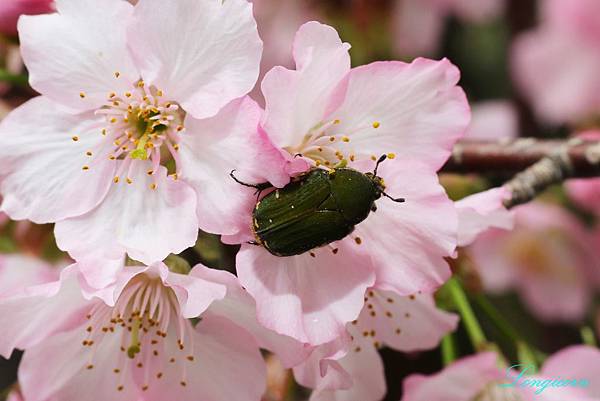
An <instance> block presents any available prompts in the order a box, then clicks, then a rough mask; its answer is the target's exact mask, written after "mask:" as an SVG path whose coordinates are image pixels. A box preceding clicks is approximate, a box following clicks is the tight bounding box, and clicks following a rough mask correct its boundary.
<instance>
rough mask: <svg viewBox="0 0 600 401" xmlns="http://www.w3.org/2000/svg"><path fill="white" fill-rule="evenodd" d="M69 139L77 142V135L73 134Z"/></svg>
mask: <svg viewBox="0 0 600 401" xmlns="http://www.w3.org/2000/svg"><path fill="white" fill-rule="evenodd" d="M71 139H72V140H73V142H77V141H78V140H79V137H78V136H77V135H75V136H73V137H72V138H71Z"/></svg>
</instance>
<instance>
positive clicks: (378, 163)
mask: <svg viewBox="0 0 600 401" xmlns="http://www.w3.org/2000/svg"><path fill="white" fill-rule="evenodd" d="M385 159H387V155H382V156H381V157H380V158H379V160H377V164H376V165H375V170H374V171H373V175H374V176H377V169H378V168H379V165H380V164H381V163H383V162H384V161H385Z"/></svg>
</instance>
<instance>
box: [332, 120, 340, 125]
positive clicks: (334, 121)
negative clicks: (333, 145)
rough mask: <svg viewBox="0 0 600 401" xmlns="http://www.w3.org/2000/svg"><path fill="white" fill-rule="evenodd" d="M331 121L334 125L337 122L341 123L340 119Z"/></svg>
mask: <svg viewBox="0 0 600 401" xmlns="http://www.w3.org/2000/svg"><path fill="white" fill-rule="evenodd" d="M333 123H334V124H335V125H337V124H339V123H341V121H340V120H333Z"/></svg>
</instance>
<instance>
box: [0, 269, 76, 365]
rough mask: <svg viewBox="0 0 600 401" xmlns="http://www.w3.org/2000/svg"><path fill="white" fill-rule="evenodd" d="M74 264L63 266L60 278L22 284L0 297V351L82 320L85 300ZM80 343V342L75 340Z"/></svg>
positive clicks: (32, 341)
mask: <svg viewBox="0 0 600 401" xmlns="http://www.w3.org/2000/svg"><path fill="white" fill-rule="evenodd" d="M77 280H78V277H77V270H76V265H72V266H71V267H68V268H66V269H64V270H63V271H62V273H61V277H60V280H59V281H55V282H50V283H47V284H40V285H37V286H33V287H28V288H23V289H21V291H19V293H18V294H13V295H12V296H11V297H8V298H2V299H0V355H2V356H4V357H6V358H8V357H9V356H10V354H11V353H12V350H13V349H14V348H19V349H25V348H29V347H32V346H35V345H36V344H39V343H40V342H42V341H44V340H45V339H46V338H48V337H49V336H51V335H52V334H54V333H56V332H58V331H60V330H63V329H64V328H66V327H70V326H72V325H73V324H74V323H76V322H80V321H83V320H84V314H85V310H87V309H86V308H87V307H88V304H87V303H86V302H85V301H84V300H83V298H82V296H81V292H80V290H79V285H78V282H77ZM77 345H78V346H80V347H81V344H80V342H79V343H77Z"/></svg>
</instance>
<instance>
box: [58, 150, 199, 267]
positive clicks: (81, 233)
mask: <svg viewBox="0 0 600 401" xmlns="http://www.w3.org/2000/svg"><path fill="white" fill-rule="evenodd" d="M133 163H134V164H133V167H132V169H131V171H130V174H129V178H130V179H131V180H132V183H131V184H128V183H127V182H126V181H125V179H123V177H121V180H120V181H119V183H118V184H112V188H111V190H110V191H109V193H108V194H107V196H106V198H105V199H104V201H103V202H102V204H100V206H98V207H97V208H96V209H94V210H92V211H91V212H89V213H87V214H85V215H83V216H80V217H76V218H72V219H67V220H64V221H61V222H59V223H57V224H56V228H55V233H56V240H57V243H58V245H59V247H60V248H61V249H64V250H66V251H67V252H69V253H70V254H71V255H72V256H73V257H75V258H78V257H90V256H91V255H103V256H105V257H107V258H109V259H116V258H119V257H120V256H121V255H122V254H123V252H127V253H128V254H129V255H130V256H131V257H132V258H134V259H136V260H139V261H141V262H143V263H145V264H147V265H150V264H152V263H154V262H157V261H161V260H163V259H164V258H165V257H167V256H168V255H169V253H180V252H182V251H183V250H184V249H186V248H187V247H190V246H192V245H193V244H194V243H195V241H196V238H197V236H198V223H197V218H196V195H195V194H194V191H193V190H192V189H191V188H190V187H189V186H188V185H187V184H186V183H184V182H182V181H175V180H173V179H171V178H170V177H167V171H166V169H165V168H164V167H161V168H160V169H159V170H158V171H157V172H156V173H155V174H154V175H153V176H149V175H148V174H147V171H148V170H149V169H151V165H150V162H141V161H134V162H133ZM155 180H156V181H155ZM153 183H156V185H157V187H156V189H155V190H153V189H151V185H152V184H153Z"/></svg>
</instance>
